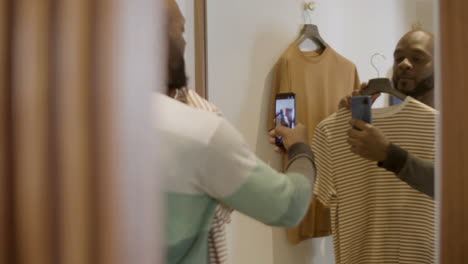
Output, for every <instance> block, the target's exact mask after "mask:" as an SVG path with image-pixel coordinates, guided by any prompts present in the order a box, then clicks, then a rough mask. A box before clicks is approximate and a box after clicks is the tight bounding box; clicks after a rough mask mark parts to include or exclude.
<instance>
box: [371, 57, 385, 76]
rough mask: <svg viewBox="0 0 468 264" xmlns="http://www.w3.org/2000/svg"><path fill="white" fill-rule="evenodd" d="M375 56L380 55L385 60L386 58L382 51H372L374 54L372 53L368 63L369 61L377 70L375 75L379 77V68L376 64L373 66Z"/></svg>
mask: <svg viewBox="0 0 468 264" xmlns="http://www.w3.org/2000/svg"><path fill="white" fill-rule="evenodd" d="M376 56H380V57H382V58H383V59H384V60H387V58H386V57H385V55H383V54H382V53H379V52H377V53H374V55H372V57H371V61H370V63H371V65H372V67H373V68H374V70H375V71H376V72H377V77H378V78H380V71H379V69H378V68H377V66H375V62H374V58H375V57H376Z"/></svg>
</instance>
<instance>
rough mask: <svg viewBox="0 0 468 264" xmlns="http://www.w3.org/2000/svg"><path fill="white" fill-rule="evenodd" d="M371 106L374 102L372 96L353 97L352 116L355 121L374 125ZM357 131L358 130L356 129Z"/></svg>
mask: <svg viewBox="0 0 468 264" xmlns="http://www.w3.org/2000/svg"><path fill="white" fill-rule="evenodd" d="M371 106H372V101H371V97H370V96H353V97H351V116H352V117H353V119H359V120H362V121H364V122H366V123H368V124H372V110H371ZM355 129H358V128H356V127H355ZM358 130H359V129H358Z"/></svg>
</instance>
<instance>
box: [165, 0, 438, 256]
mask: <svg viewBox="0 0 468 264" xmlns="http://www.w3.org/2000/svg"><path fill="white" fill-rule="evenodd" d="M167 2H168V3H169V8H168V14H169V21H170V22H169V33H170V34H169V40H170V45H169V48H170V52H169V54H170V56H169V86H168V89H169V90H168V95H170V96H171V97H173V98H174V99H176V100H178V101H181V102H183V103H184V104H186V105H189V106H190V107H191V108H198V109H202V110H204V112H200V111H197V112H195V111H193V113H192V112H190V113H188V112H187V113H185V112H184V113H185V114H186V115H188V116H189V117H190V119H191V120H198V121H200V124H202V125H201V126H202V127H204V130H203V129H201V130H200V131H199V132H198V133H199V134H197V136H196V137H193V138H196V140H192V141H190V142H186V141H184V142H183V143H184V144H185V145H182V142H179V141H177V140H175V139H174V140H175V141H174V142H168V143H167V144H169V143H171V144H173V145H174V144H175V145H178V146H180V149H178V150H174V153H172V154H174V155H180V154H181V153H177V151H182V150H183V151H185V152H184V153H185V154H184V155H186V157H191V156H190V153H192V152H193V153H194V152H195V151H198V153H200V155H201V156H203V155H204V158H203V159H204V160H205V159H208V161H206V163H202V165H201V166H204V167H203V168H202V169H201V171H202V172H197V171H196V170H195V169H194V170H193V171H188V170H187V169H186V168H185V169H184V170H183V171H182V169H180V170H179V169H172V172H171V176H170V177H168V178H169V179H168V191H167V192H168V193H169V199H168V206H169V211H170V213H169V215H168V216H167V217H168V218H167V224H166V227H167V230H168V232H169V236H168V239H169V242H170V243H169V245H168V250H169V251H168V252H169V254H168V261H169V263H321V264H322V263H323V264H325V263H327V264H328V263H359V264H361V263H435V262H436V260H435V257H436V255H435V244H436V241H435V237H436V235H435V228H436V227H435V223H436V219H435V215H434V210H435V203H434V162H435V157H436V145H437V144H436V142H435V140H436V133H437V130H436V121H437V115H438V112H437V110H436V109H435V104H434V95H435V91H434V67H435V58H434V57H435V47H434V38H435V37H434V33H433V32H434V19H433V13H434V7H435V6H436V5H435V4H434V1H432V0H412V1H403V0H392V1H371V0H359V1H344V0H333V1H329V0H328V1H319V0H318V1H307V2H306V3H303V2H301V1H266V0H252V1H241V2H235V3H234V2H232V1H219V0H218V1H206V10H204V12H206V13H205V15H206V17H205V19H206V34H207V35H206V36H205V39H206V41H207V43H206V45H207V46H206V47H207V49H206V51H207V83H208V85H207V87H206V91H207V94H208V97H207V98H203V96H200V95H199V94H198V93H197V92H195V91H194V90H193V89H191V88H193V87H191V85H190V83H187V76H188V80H190V79H191V78H196V77H197V76H193V75H194V73H195V70H194V69H193V67H195V66H194V65H196V62H194V61H195V53H196V50H195V48H194V46H193V45H194V44H193V42H191V41H190V40H193V32H194V27H195V26H196V25H195V24H196V21H194V19H193V13H192V12H197V10H194V8H193V4H192V5H190V4H187V3H188V2H190V1H184V0H178V1H177V2H175V1H173V0H167ZM184 17H185V19H184ZM187 18H189V19H187ZM184 31H185V35H186V36H189V37H188V39H186V40H187V51H185V49H184V48H185V41H184V39H183V33H184ZM184 52H185V61H186V62H187V61H188V62H189V63H184ZM184 66H188V67H187V69H185V67H184ZM191 75H192V76H191ZM168 104H170V103H169V102H168ZM171 107H172V109H173V111H182V112H183V111H185V110H183V109H178V106H171ZM207 112H215V113H216V115H215V114H212V113H211V114H209V113H207ZM220 116H221V117H220ZM168 126H170V124H169V125H168ZM181 126H182V125H181ZM179 129H180V131H177V132H175V133H176V134H177V135H178V136H181V137H182V136H183V135H182V134H183V133H186V131H191V128H190V125H189V124H187V127H179ZM184 131H185V132H184ZM191 132H193V131H191ZM207 135H210V136H207ZM200 142H204V143H203V144H205V145H203V148H196V147H193V146H200V145H199V143H200ZM187 144H189V145H190V146H192V147H193V148H189V147H188V145H187ZM173 145H168V149H169V148H170V147H169V146H173ZM193 155H195V154H193ZM200 155H199V156H197V157H198V158H200ZM169 156H170V155H169ZM197 169H198V167H197ZM190 177H192V178H190ZM193 182H196V184H194V185H193ZM181 186H184V187H181ZM187 195H188V196H187ZM182 196H184V197H185V198H187V197H189V198H190V199H188V200H184V199H185V198H184V199H182V198H181V197H182ZM194 204H196V205H194ZM175 219H179V220H177V221H175ZM180 219H186V220H183V221H182V220H180ZM184 221H187V222H186V223H184ZM270 226H274V227H273V228H271V227H270Z"/></svg>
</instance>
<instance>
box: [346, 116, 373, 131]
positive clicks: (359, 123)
mask: <svg viewBox="0 0 468 264" xmlns="http://www.w3.org/2000/svg"><path fill="white" fill-rule="evenodd" d="M349 124H350V125H351V126H353V127H357V128H359V129H361V130H367V129H369V128H370V127H371V125H370V124H368V123H366V122H364V121H362V120H359V119H351V121H349Z"/></svg>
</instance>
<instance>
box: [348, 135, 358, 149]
mask: <svg viewBox="0 0 468 264" xmlns="http://www.w3.org/2000/svg"><path fill="white" fill-rule="evenodd" d="M346 141H347V142H348V144H349V145H351V146H354V147H357V146H359V145H360V144H361V141H359V140H357V139H355V138H351V137H349V138H348V139H347V140H346Z"/></svg>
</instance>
